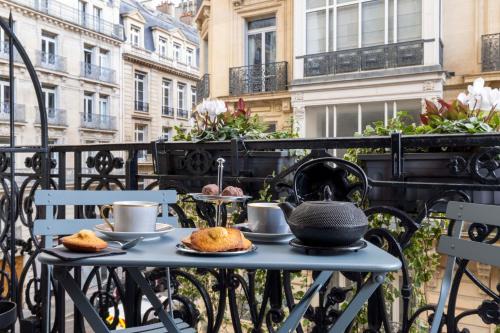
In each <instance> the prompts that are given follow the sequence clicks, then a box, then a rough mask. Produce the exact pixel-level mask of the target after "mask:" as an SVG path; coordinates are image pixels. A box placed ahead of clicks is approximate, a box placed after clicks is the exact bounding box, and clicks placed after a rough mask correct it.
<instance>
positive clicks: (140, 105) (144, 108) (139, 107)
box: [134, 101, 149, 112]
mask: <svg viewBox="0 0 500 333" xmlns="http://www.w3.org/2000/svg"><path fill="white" fill-rule="evenodd" d="M134 110H135V111H139V112H149V103H147V102H144V101H135V102H134Z"/></svg>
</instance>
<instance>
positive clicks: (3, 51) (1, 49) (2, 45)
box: [0, 40, 20, 61]
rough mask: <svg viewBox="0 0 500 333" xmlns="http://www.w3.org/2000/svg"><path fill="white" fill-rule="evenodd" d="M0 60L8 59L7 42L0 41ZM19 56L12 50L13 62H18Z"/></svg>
mask: <svg viewBox="0 0 500 333" xmlns="http://www.w3.org/2000/svg"><path fill="white" fill-rule="evenodd" d="M0 58H2V59H6V60H8V59H9V41H8V40H4V41H0ZM19 59H20V56H19V53H18V52H17V50H16V49H15V48H14V61H19Z"/></svg>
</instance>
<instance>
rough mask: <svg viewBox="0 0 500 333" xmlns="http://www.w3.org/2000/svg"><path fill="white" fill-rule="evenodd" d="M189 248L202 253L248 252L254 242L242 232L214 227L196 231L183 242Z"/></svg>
mask: <svg viewBox="0 0 500 333" xmlns="http://www.w3.org/2000/svg"><path fill="white" fill-rule="evenodd" d="M182 243H183V244H184V245H186V246H187V247H190V248H192V249H194V250H197V251H200V252H225V251H238V250H247V249H249V248H250V247H251V246H252V242H250V241H249V240H248V239H246V238H245V236H243V234H242V233H241V231H239V230H238V229H233V228H224V227H214V228H206V229H201V230H197V231H194V232H193V233H192V234H191V235H190V236H189V237H186V238H185V239H183V240H182Z"/></svg>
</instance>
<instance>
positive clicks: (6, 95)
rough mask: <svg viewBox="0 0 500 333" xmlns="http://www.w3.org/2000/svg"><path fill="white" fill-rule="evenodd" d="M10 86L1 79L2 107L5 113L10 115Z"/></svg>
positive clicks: (0, 98) (0, 96) (0, 100)
mask: <svg viewBox="0 0 500 333" xmlns="http://www.w3.org/2000/svg"><path fill="white" fill-rule="evenodd" d="M9 89H10V84H9V81H8V80H4V79H0V107H1V108H2V109H1V111H2V112H4V113H9V108H10V105H9V103H10V90H9Z"/></svg>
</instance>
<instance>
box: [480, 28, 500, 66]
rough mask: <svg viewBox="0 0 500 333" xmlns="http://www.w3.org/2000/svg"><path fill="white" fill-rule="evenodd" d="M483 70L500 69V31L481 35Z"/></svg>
mask: <svg viewBox="0 0 500 333" xmlns="http://www.w3.org/2000/svg"><path fill="white" fill-rule="evenodd" d="M481 39H482V45H481V59H482V71H483V72H493V71H500V33H496V34H490V35H483V36H481Z"/></svg>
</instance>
